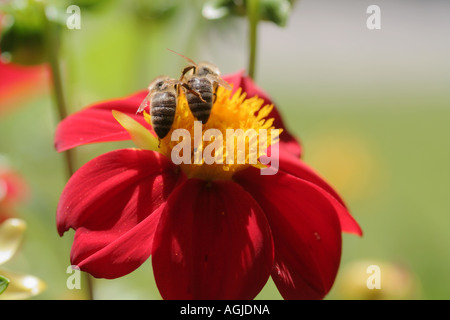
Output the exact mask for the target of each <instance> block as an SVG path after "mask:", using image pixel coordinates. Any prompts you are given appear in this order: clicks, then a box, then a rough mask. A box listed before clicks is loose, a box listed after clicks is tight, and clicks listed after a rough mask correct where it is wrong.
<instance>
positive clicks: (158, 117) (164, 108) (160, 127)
mask: <svg viewBox="0 0 450 320" xmlns="http://www.w3.org/2000/svg"><path fill="white" fill-rule="evenodd" d="M177 100H178V99H177V94H176V92H156V93H154V94H153V96H152V99H151V103H150V116H151V122H152V127H153V129H154V130H155V132H156V135H157V136H158V137H159V138H160V139H162V138H164V137H165V136H166V135H167V134H168V133H169V131H170V128H171V127H172V124H173V121H174V119H175V112H176V110H177Z"/></svg>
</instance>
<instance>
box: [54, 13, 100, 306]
mask: <svg viewBox="0 0 450 320" xmlns="http://www.w3.org/2000/svg"><path fill="white" fill-rule="evenodd" d="M47 31H48V33H47V39H48V41H49V43H48V58H49V63H50V70H51V76H52V86H53V93H54V97H55V106H56V110H57V115H58V120H59V122H61V121H62V120H64V119H65V118H66V117H67V115H68V111H67V103H66V99H65V95H64V86H63V79H62V72H61V66H60V59H59V46H60V30H59V29H58V25H57V24H56V23H53V22H51V21H48V23H47ZM63 154H64V160H65V164H66V171H67V179H69V178H70V177H71V176H72V175H73V174H74V173H75V166H74V153H73V150H67V151H65V152H64V153H63ZM83 275H84V276H85V283H86V288H87V290H86V295H87V298H88V299H89V300H93V297H94V295H93V289H92V287H93V286H92V280H91V276H90V275H89V274H88V273H83Z"/></svg>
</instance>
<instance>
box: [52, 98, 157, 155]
mask: <svg viewBox="0 0 450 320" xmlns="http://www.w3.org/2000/svg"><path fill="white" fill-rule="evenodd" d="M147 93H148V92H147V91H141V92H138V93H136V94H135V95H132V96H130V97H127V98H124V99H118V100H110V101H106V102H102V103H98V104H94V105H92V106H90V107H87V108H84V109H82V110H80V111H78V112H76V113H74V114H72V115H70V116H68V117H67V118H66V119H64V120H63V121H61V122H60V123H59V125H58V127H57V128H56V133H55V147H56V150H58V151H60V152H61V151H65V150H67V149H71V148H74V147H77V146H80V145H84V144H88V143H95V142H108V141H121V140H130V135H129V133H128V132H127V131H126V130H125V129H124V128H123V127H122V126H121V125H120V124H119V123H118V122H117V121H116V119H114V117H113V115H112V110H117V111H120V112H122V113H125V114H126V115H128V116H130V117H132V118H133V119H134V120H136V121H138V122H139V123H140V124H142V125H143V126H144V127H146V128H148V129H149V130H151V131H152V132H153V130H152V128H151V125H150V124H148V123H147V122H146V121H145V120H144V116H143V115H142V114H136V111H137V109H138V108H139V105H140V104H141V102H142V101H143V100H144V99H145V97H146V95H147Z"/></svg>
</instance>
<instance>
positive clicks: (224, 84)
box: [206, 74, 233, 90]
mask: <svg viewBox="0 0 450 320" xmlns="http://www.w3.org/2000/svg"><path fill="white" fill-rule="evenodd" d="M206 77H207V78H208V79H209V80H210V81H212V82H217V83H218V84H219V85H220V86H222V87H224V88H225V89H227V90H232V89H233V87H232V86H231V85H230V84H229V83H228V82H226V81H225V80H223V79H222V78H221V77H218V76H214V75H212V74H207V75H206Z"/></svg>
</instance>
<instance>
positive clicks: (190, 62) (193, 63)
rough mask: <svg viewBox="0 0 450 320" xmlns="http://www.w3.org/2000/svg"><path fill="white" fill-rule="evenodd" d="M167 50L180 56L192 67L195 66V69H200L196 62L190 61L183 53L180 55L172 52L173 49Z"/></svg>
mask: <svg viewBox="0 0 450 320" xmlns="http://www.w3.org/2000/svg"><path fill="white" fill-rule="evenodd" d="M167 50H169V51H171V52H173V53H175V54H177V55H179V56H180V57H182V58H184V59H185V60H186V61H187V62H188V63H189V64H191V65H193V66H195V67H198V64H197V63H195V62H194V60H192V59H189V58H188V57H186V56H183V55H182V54H181V53H178V52H176V51H173V50H171V49H169V48H167Z"/></svg>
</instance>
